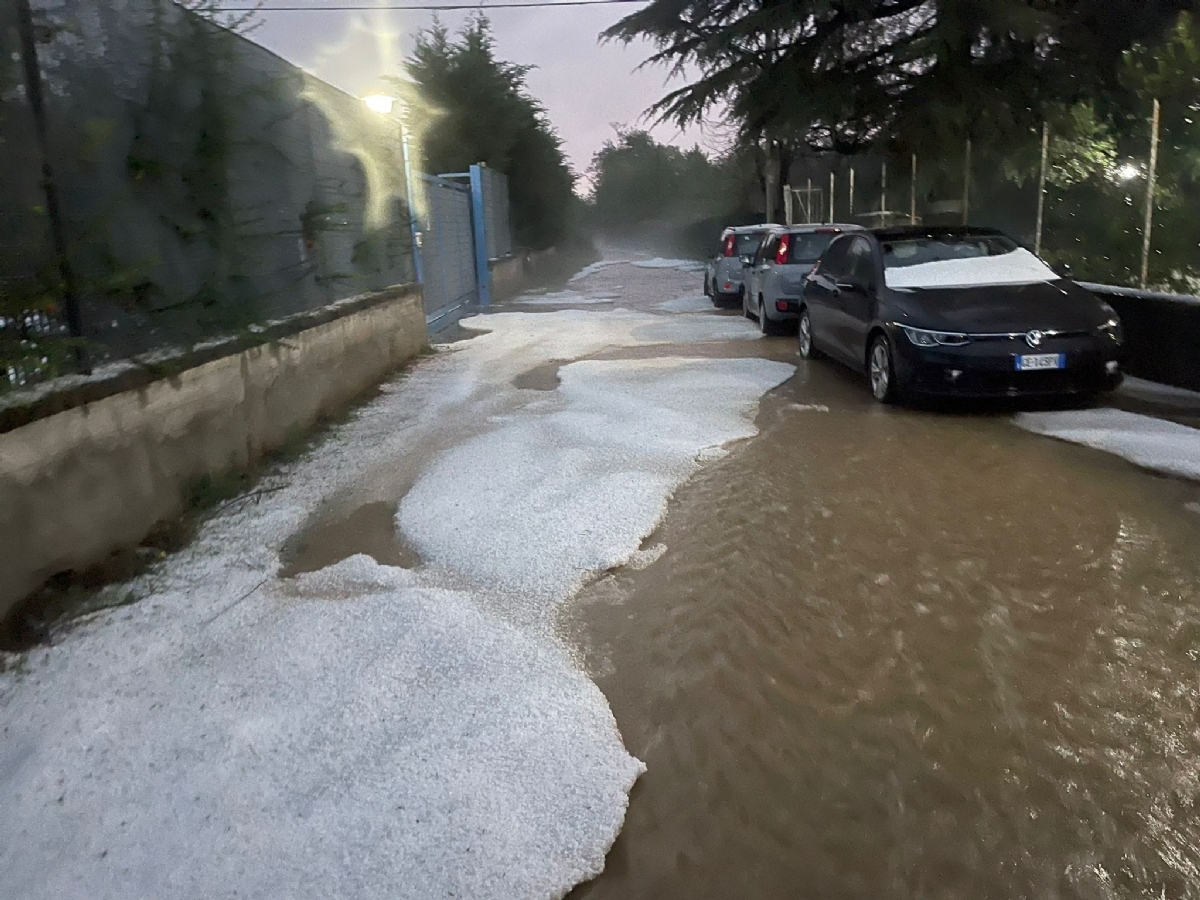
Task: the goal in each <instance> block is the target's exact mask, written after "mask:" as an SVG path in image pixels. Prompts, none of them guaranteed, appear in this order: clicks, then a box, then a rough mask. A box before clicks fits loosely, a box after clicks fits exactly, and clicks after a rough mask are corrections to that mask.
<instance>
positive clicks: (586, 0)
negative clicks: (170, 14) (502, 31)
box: [213, 0, 646, 12]
mask: <svg viewBox="0 0 1200 900" xmlns="http://www.w3.org/2000/svg"><path fill="white" fill-rule="evenodd" d="M644 2H646V0H533V2H526V3H518V2H501V3H480V2H478V0H476V2H475V3H440V4H433V3H427V4H414V5H403V6H402V5H400V4H396V3H380V4H353V5H351V4H346V5H337V6H323V5H309V6H300V5H290V4H289V5H287V6H282V5H269V6H257V7H255V6H217V7H214V10H213V11H214V12H339V11H340V12H372V11H374V10H380V9H382V10H389V11H396V12H404V11H408V10H411V11H414V12H416V11H421V10H424V11H430V10H433V11H434V12H437V11H439V10H475V9H477V10H489V9H548V8H553V7H556V6H611V5H614V4H618V3H624V4H628V3H644Z"/></svg>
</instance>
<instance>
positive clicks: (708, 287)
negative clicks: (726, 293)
mask: <svg viewBox="0 0 1200 900" xmlns="http://www.w3.org/2000/svg"><path fill="white" fill-rule="evenodd" d="M704 296H705V297H708V298H709V299H710V300H711V299H712V298H713V295H712V285H711V284H709V281H708V276H707V275H705V276H704Z"/></svg>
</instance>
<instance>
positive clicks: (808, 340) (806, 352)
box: [796, 306, 821, 359]
mask: <svg viewBox="0 0 1200 900" xmlns="http://www.w3.org/2000/svg"><path fill="white" fill-rule="evenodd" d="M796 332H797V334H798V335H799V336H800V358H801V359H820V358H821V351H820V350H818V349H817V348H816V347H814V346H813V339H812V319H810V318H809V316H808V307H807V306H806V307H804V309H802V310H800V321H799V322H797V323H796Z"/></svg>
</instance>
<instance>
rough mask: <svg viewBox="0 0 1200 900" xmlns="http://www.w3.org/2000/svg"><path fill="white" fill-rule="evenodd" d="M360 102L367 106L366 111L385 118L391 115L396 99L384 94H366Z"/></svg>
mask: <svg viewBox="0 0 1200 900" xmlns="http://www.w3.org/2000/svg"><path fill="white" fill-rule="evenodd" d="M362 102H363V103H365V104H367V109H369V110H371V111H372V112H377V113H379V114H380V115H384V116H386V115H389V114H390V113H391V111H392V107H393V106H395V105H396V98H395V97H388V96H387V95H385V94H368V95H367V96H366V97H363V98H362Z"/></svg>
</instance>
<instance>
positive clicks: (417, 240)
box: [362, 94, 425, 284]
mask: <svg viewBox="0 0 1200 900" xmlns="http://www.w3.org/2000/svg"><path fill="white" fill-rule="evenodd" d="M362 102H363V103H364V104H365V105H366V107H367V109H369V110H371V112H375V113H379V114H380V115H381V116H390V115H392V113H393V111H395V110H396V108H397V107H399V110H398V113H399V114H398V115H396V116H395V118H396V121H397V122H398V123H399V125H400V149H401V152H402V154H403V157H404V189H405V191H406V192H407V193H408V228H409V232H410V234H411V236H412V253H413V275H414V277H415V278H416V279H417V284H424V283H425V278H424V275H423V273H422V267H421V229H420V223H418V222H417V213H416V206H415V203H416V194H415V192H414V186H413V174H412V156H411V154H410V152H409V146H408V107H407V106H406V105H405V104H403V103H402V102H400V101H399V100H397V99H396V98H395V97H389V96H387V95H386V94H368V95H367V96H365V97H363V98H362Z"/></svg>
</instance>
